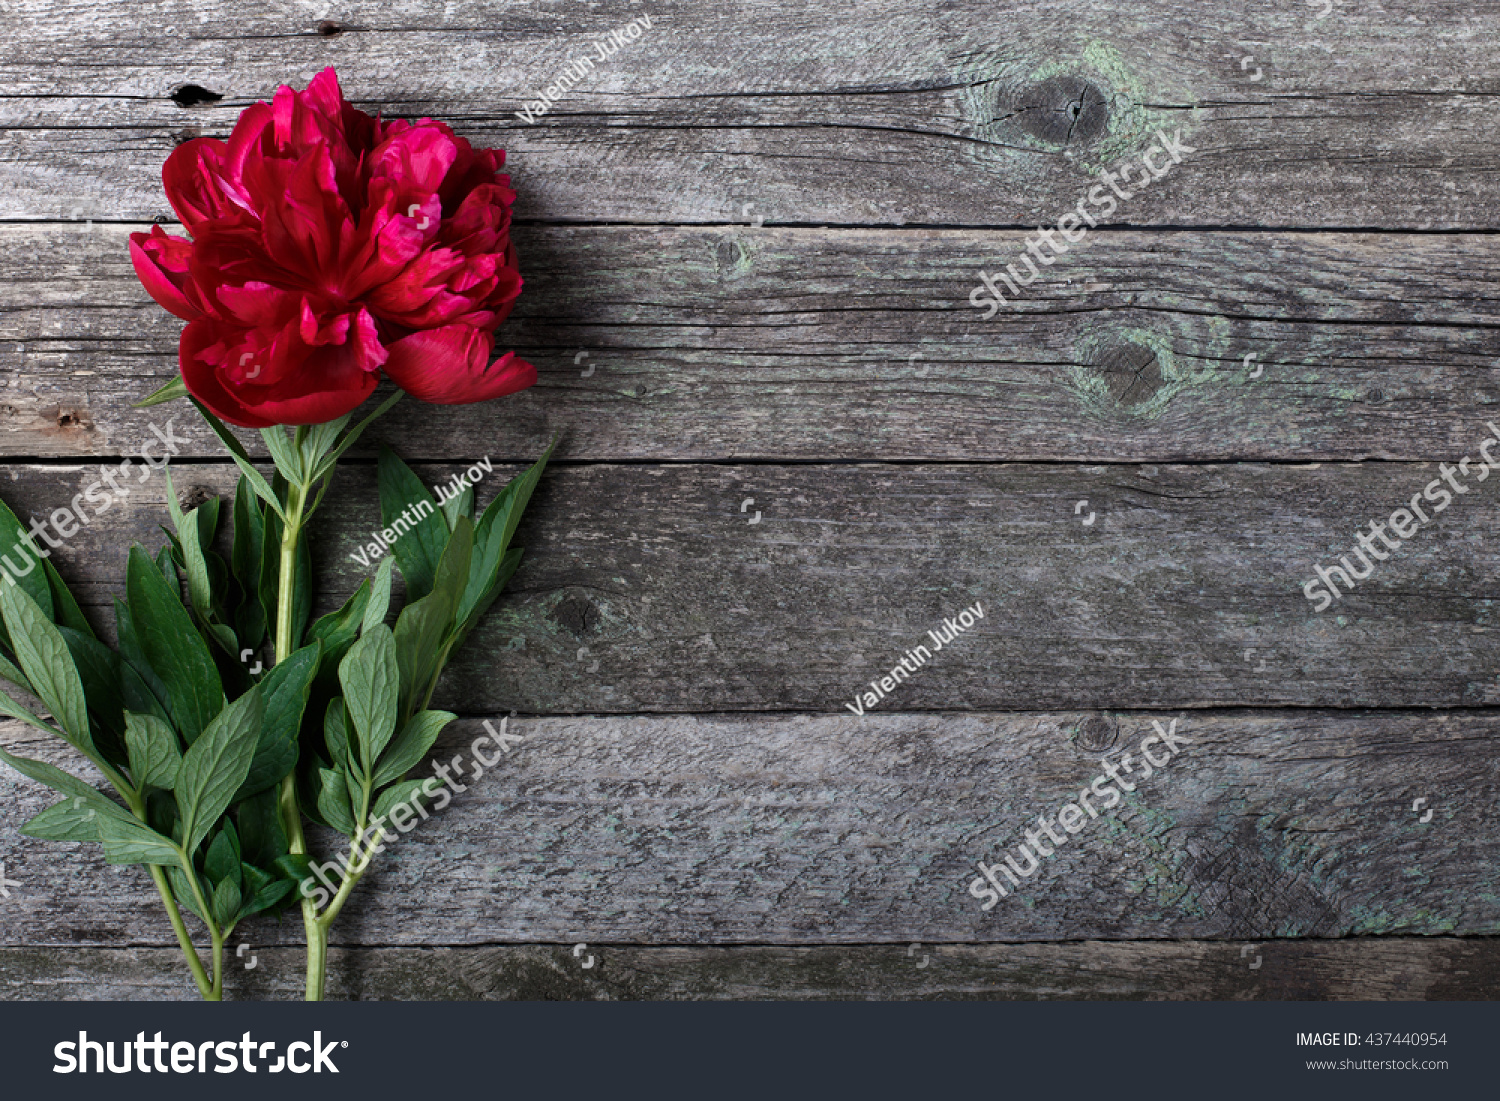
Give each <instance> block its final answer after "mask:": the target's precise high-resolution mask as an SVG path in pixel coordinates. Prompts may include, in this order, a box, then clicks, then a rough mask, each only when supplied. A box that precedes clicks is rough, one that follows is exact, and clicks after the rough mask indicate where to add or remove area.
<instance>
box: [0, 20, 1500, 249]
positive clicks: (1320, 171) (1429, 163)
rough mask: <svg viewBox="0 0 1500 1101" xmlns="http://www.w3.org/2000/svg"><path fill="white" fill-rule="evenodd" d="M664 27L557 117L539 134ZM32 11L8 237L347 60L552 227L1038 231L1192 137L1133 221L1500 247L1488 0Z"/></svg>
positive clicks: (351, 76)
mask: <svg viewBox="0 0 1500 1101" xmlns="http://www.w3.org/2000/svg"><path fill="white" fill-rule="evenodd" d="M643 14H645V15H649V17H650V18H651V20H652V27H651V29H650V30H648V31H647V32H646V33H644V34H643V35H642V36H641V38H640V39H639V40H638V41H636V42H633V43H630V44H628V45H627V46H625V47H623V48H622V49H621V50H620V51H619V53H618V54H616V55H615V56H614V57H612V58H611V59H609V60H608V61H604V62H601V63H599V65H598V66H597V68H596V70H595V71H594V73H592V74H590V75H589V77H588V78H587V79H586V80H585V81H584V82H583V83H582V84H580V85H579V86H578V87H577V88H575V89H573V90H572V91H570V92H568V93H567V94H566V95H565V96H564V97H563V99H562V100H561V102H559V103H558V105H557V106H556V107H555V108H554V109H553V110H552V111H551V112H550V113H549V114H547V115H546V116H544V117H543V118H542V119H541V120H540V121H538V122H537V123H536V124H535V125H528V124H526V123H525V122H524V121H522V120H521V119H519V118H518V117H517V116H516V112H517V111H518V110H520V109H521V108H522V107H524V106H525V104H526V103H527V101H529V100H532V99H534V98H535V97H536V95H537V93H538V90H539V89H541V88H543V87H545V86H546V85H547V84H548V83H549V82H551V81H554V80H556V79H557V77H558V76H559V75H560V74H561V72H562V71H563V69H564V67H565V66H566V64H567V62H568V60H569V59H570V58H572V57H577V56H587V55H589V54H590V53H591V52H592V45H591V44H592V43H593V42H594V41H596V40H598V39H600V38H603V37H605V35H606V34H607V33H608V31H610V30H611V29H614V28H617V27H619V26H621V25H622V24H624V23H625V22H627V21H628V20H630V19H631V18H632V17H636V16H639V15H643ZM4 17H5V18H6V19H7V21H8V27H9V29H10V31H11V36H13V37H12V41H13V42H14V46H13V47H12V49H11V50H9V51H8V52H7V54H6V55H5V56H3V57H0V126H4V127H5V128H6V129H7V130H8V134H7V144H6V153H5V154H4V156H5V158H6V159H10V160H13V161H15V162H19V163H21V164H24V165H25V166H26V167H25V168H24V169H21V170H17V171H15V172H14V176H13V179H8V180H6V186H5V187H3V188H0V218H6V219H44V220H45V219H60V218H66V217H68V216H69V214H70V212H71V211H72V210H73V209H74V208H76V207H83V208H85V209H87V210H89V211H91V212H92V214H91V216H93V217H96V218H133V219H140V218H150V217H152V216H154V215H156V214H158V213H163V212H165V210H166V207H165V206H164V204H163V202H162V199H161V195H160V191H159V187H158V183H157V180H156V177H155V166H157V165H159V164H160V163H161V161H162V160H163V159H164V158H165V156H166V155H167V154H168V153H169V152H170V151H171V148H172V146H173V144H174V143H175V142H176V141H179V140H181V139H182V138H183V137H185V136H193V135H196V134H200V133H202V134H210V135H220V136H222V135H223V134H225V133H227V131H228V129H229V127H230V126H231V125H232V122H233V119H234V116H235V115H236V114H237V112H238V111H239V110H240V109H241V108H243V107H244V106H246V105H247V104H248V103H249V102H251V101H252V100H255V99H260V98H268V97H269V96H270V94H271V93H272V91H273V89H274V88H275V86H276V85H277V84H279V83H282V82H287V81H290V82H293V83H297V84H299V85H300V84H301V83H304V82H305V81H306V80H307V79H308V78H310V77H311V76H312V75H313V73H315V72H316V71H317V70H319V69H321V68H323V67H324V66H328V65H333V66H335V67H337V69H338V70H339V72H340V73H341V74H342V77H343V81H344V84H345V86H346V88H347V90H348V94H349V95H350V96H351V98H353V99H354V100H355V101H356V102H357V103H358V104H359V105H360V106H362V107H363V108H365V109H366V110H368V111H371V112H374V111H376V110H380V111H383V112H384V113H385V114H387V115H397V116H408V117H417V116H422V115H433V116H436V117H440V118H443V119H447V120H450V121H452V122H454V123H455V124H456V125H458V126H459V127H460V128H461V130H462V131H463V132H464V133H465V135H466V136H468V137H469V138H471V139H472V140H474V141H476V142H480V143H487V144H493V145H500V146H504V147H506V148H508V149H509V150H510V151H511V154H512V164H513V166H514V168H515V171H516V172H517V173H518V174H519V176H520V178H521V180H522V182H523V187H522V195H523V199H522V203H521V206H520V208H519V212H520V214H521V215H522V216H523V217H526V218H535V219H545V220H553V221H574V222H578V221H618V222H641V223H681V222H711V223H717V222H724V221H741V220H745V221H748V220H749V217H753V215H750V216H748V217H747V215H746V214H745V212H744V209H743V208H744V205H745V204H746V203H753V204H755V208H754V209H755V213H758V214H759V215H762V216H764V217H766V218H767V219H769V220H770V221H772V222H773V223H795V224H813V225H816V224H842V225H869V224H885V225H893V224H902V223H905V224H918V223H920V224H936V225H986V226H994V225H1012V226H1014V225H1035V224H1036V222H1037V220H1038V219H1043V218H1049V217H1055V216H1056V214H1057V213H1060V211H1061V210H1065V209H1068V208H1070V207H1072V206H1073V204H1074V203H1075V202H1076V201H1077V198H1078V196H1079V194H1080V189H1082V190H1083V191H1086V190H1087V189H1088V187H1089V186H1090V185H1091V184H1092V182H1093V177H1094V173H1095V172H1096V171H1098V170H1099V169H1100V168H1103V167H1108V166H1110V165H1112V164H1114V163H1116V162H1117V161H1119V160H1120V159H1122V158H1125V157H1134V156H1138V155H1139V154H1140V153H1141V152H1143V151H1144V150H1145V149H1146V148H1147V147H1148V146H1149V144H1150V143H1151V141H1152V140H1153V134H1154V132H1155V131H1156V130H1157V129H1159V128H1166V129H1167V130H1168V132H1169V133H1170V132H1171V131H1172V130H1174V129H1176V128H1178V127H1183V128H1186V129H1189V130H1191V132H1192V134H1193V135H1194V140H1193V144H1194V145H1195V147H1196V148H1197V150H1198V151H1197V152H1196V153H1194V154H1193V155H1192V158H1191V160H1190V161H1188V162H1186V163H1185V165H1184V166H1183V170H1182V171H1181V173H1180V174H1179V173H1176V172H1174V173H1173V174H1171V175H1168V176H1167V177H1165V179H1163V180H1162V181H1161V182H1159V183H1157V184H1156V185H1154V186H1153V187H1152V189H1150V190H1149V191H1146V192H1143V193H1142V194H1140V195H1138V196H1136V197H1135V198H1134V199H1132V200H1131V203H1130V206H1129V209H1128V210H1127V211H1123V212H1121V214H1120V218H1121V219H1122V220H1124V221H1127V222H1129V223H1132V224H1137V225H1143V224H1166V225H1189V224H1193V225H1215V226H1223V225H1279V226H1303V227H1309V226H1310V227H1333V226H1337V227H1355V228H1359V227H1379V228H1417V229H1426V228H1485V227H1487V226H1488V225H1489V224H1490V215H1489V213H1488V211H1489V210H1491V209H1492V208H1493V206H1494V202H1495V199H1496V196H1497V185H1496V175H1495V171H1494V169H1495V165H1496V153H1495V149H1494V146H1493V132H1494V127H1493V118H1492V111H1493V107H1492V104H1491V102H1490V97H1491V96H1493V94H1494V92H1495V89H1496V86H1497V82H1500V66H1497V61H1496V58H1495V56H1494V53H1493V51H1492V50H1490V49H1489V48H1488V44H1489V43H1490V42H1491V41H1493V39H1494V38H1495V36H1496V34H1497V32H1500V16H1497V15H1496V13H1495V12H1493V11H1489V10H1475V7H1474V6H1473V5H1472V4H1468V3H1464V2H1461V0H1434V2H1424V3H1423V4H1421V5H1413V4H1404V3H1394V2H1390V0H1386V2H1376V3H1360V4H1358V5H1355V4H1341V5H1339V7H1338V8H1337V9H1336V11H1335V13H1334V14H1332V15H1330V16H1329V17H1328V18H1325V19H1322V20H1319V19H1317V18H1316V7H1315V6H1309V5H1305V4H1286V5H1281V6H1280V7H1279V8H1278V7H1273V6H1266V5H1262V6H1257V7H1253V8H1246V7H1244V6H1242V5H1240V4H1238V3H1235V2H1233V0H1212V2H1209V3H1199V2H1189V0H1158V2H1156V3H1153V4H1151V5H1149V6H1147V7H1142V6H1141V5H1139V4H1136V3H1133V2H1131V0H1065V2H1058V3H1048V4H1045V5H1036V4H1031V3H1013V4H1004V5H1000V6H996V5H995V4H993V3H990V2H987V0H957V2H945V3H937V2H935V0H928V2H925V3H918V4H911V3H907V2H905V0H880V2H878V3H867V4H860V5H858V6H857V7H839V6H837V5H819V6H817V7H816V8H814V9H803V8H786V7H782V6H779V5H775V4H770V3H756V4H750V5H744V4H709V3H702V2H693V0H675V2H674V0H660V2H653V3H649V4H641V5H631V6H629V7H625V6H622V5H612V6H608V7H605V8H600V9H598V10H597V11H588V10H583V9H579V8H576V7H571V8H569V7H558V6H554V5H546V6H542V7H538V8H534V9H533V8H529V7H526V6H520V7H518V6H515V5H510V4H505V3H502V2H500V0H484V2H481V3H473V4H465V5H462V6H455V7H452V8H443V7H437V6H434V5H432V4H430V3H427V2H425V0H403V2H401V3H394V4H386V3H373V2H364V0H361V2H355V3H349V4H341V5H338V6H337V7H336V8H329V7H328V6H327V5H325V4H322V3H314V2H311V0H280V2H276V0H273V2H270V3H260V4H256V5H255V6H254V7H253V8H252V7H250V6H247V5H244V4H233V3H229V2H227V0H212V2H208V3H196V2H195V3H188V2H187V0H169V2H163V3H153V4H151V5H144V4H119V5H88V6H84V7H82V8H80V9H78V10H76V11H74V12H71V13H70V18H66V19H60V18H58V15H57V12H56V9H55V7H54V6H53V5H50V4H48V3H45V2H44V0H8V3H7V12H6V13H5V16H4ZM325 21H326V22H327V23H328V24H329V25H328V26H325V27H324V31H325V33H324V34H319V33H318V28H319V26H320V25H322V24H323V23H324V22H325ZM11 36H8V37H11ZM1246 57H1253V58H1254V62H1253V64H1247V63H1245V62H1244V60H1243V59H1244V58H1246ZM1257 73H1259V79H1258V80H1257V79H1256V74H1257ZM186 86H193V87H195V88H202V89H205V90H207V91H208V92H211V93H213V94H214V95H217V96H219V97H222V98H220V99H218V100H216V101H208V102H202V103H200V105H198V106H192V107H183V106H178V103H179V102H192V101H193V100H194V99H195V98H197V99H201V98H202V97H195V96H193V95H191V94H183V92H182V89H183V88H184V87H186ZM174 93H175V94H176V95H177V100H176V101H174V99H173V98H172V97H173V95H174ZM1075 107H1077V108H1078V111H1077V113H1076V114H1075V113H1074V108H1075Z"/></svg>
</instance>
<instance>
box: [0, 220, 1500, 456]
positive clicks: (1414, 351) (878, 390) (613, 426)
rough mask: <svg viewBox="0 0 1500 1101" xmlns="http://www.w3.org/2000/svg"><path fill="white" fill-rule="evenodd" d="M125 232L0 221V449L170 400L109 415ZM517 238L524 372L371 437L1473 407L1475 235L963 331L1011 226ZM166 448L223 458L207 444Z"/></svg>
mask: <svg viewBox="0 0 1500 1101" xmlns="http://www.w3.org/2000/svg"><path fill="white" fill-rule="evenodd" d="M132 228H139V227H138V226H137V227H131V226H105V227H100V226H95V227H92V228H89V227H86V226H83V225H80V226H62V227H58V226H52V227H35V226H0V286H3V287H4V288H5V300H4V302H3V304H0V427H3V429H4V431H0V454H4V455H9V456H13V457H42V456H57V457H74V456H76V457H83V456H92V455H123V454H128V453H129V452H130V451H131V450H133V448H134V447H135V446H138V444H139V443H140V441H141V440H143V439H147V438H149V433H148V430H147V424H148V423H149V421H151V420H153V419H157V418H160V417H162V416H164V415H172V413H171V412H164V410H163V409H160V408H159V409H155V410H144V411H143V410H133V409H131V408H129V405H130V403H131V402H133V401H137V400H139V399H140V398H142V397H144V396H145V395H147V394H149V393H150V392H151V391H152V390H154V389H156V388H157V387H158V386H160V385H161V384H162V383H164V382H166V381H167V380H168V379H170V378H171V377H172V375H173V374H174V373H175V372H176V363H177V352H176V349H177V339H178V335H179V333H180V330H181V328H182V323H181V322H180V321H179V320H178V319H177V318H175V317H172V316H171V315H169V314H167V313H166V312H165V311H164V310H162V309H160V308H159V307H157V306H156V305H155V304H154V303H153V302H151V300H150V299H149V298H148V297H147V296H146V294H145V292H144V290H143V289H142V288H141V287H140V285H139V283H138V282H137V281H136V279H135V276H134V274H133V273H132V271H131V266H130V261H129V257H128V252H127V245H126V240H125V237H126V234H127V233H128V232H129V231H130V230H131V229H132ZM517 235H518V238H519V239H520V246H521V249H522V253H523V258H524V265H525V266H524V270H525V275H526V279H527V290H526V292H525V294H523V295H522V298H521V301H520V305H519V307H518V309H517V311H516V314H515V315H514V317H513V319H512V321H511V322H509V323H507V325H506V326H505V328H504V329H503V330H502V332H501V336H500V340H501V346H502V347H506V348H510V347H514V348H517V349H518V350H519V351H520V352H521V354H523V355H525V356H527V357H528V358H530V359H532V360H533V361H534V362H535V363H536V364H537V365H538V368H539V370H540V372H541V381H540V382H539V384H538V385H537V386H536V387H534V388H533V389H532V390H530V391H528V392H526V393H523V394H521V395H518V396H516V397H514V398H510V399H506V400H503V401H499V402H492V403H487V404H484V405H480V406H468V407H460V408H453V407H435V406H424V405H421V404H420V403H417V402H414V401H408V402H405V403H403V405H402V406H400V407H398V409H397V411H396V412H395V413H393V414H392V415H391V416H390V417H389V418H388V419H387V420H386V421H384V422H383V423H381V424H378V425H377V426H376V427H375V428H374V429H373V430H372V431H371V433H370V435H369V437H368V438H369V439H370V440H371V445H372V446H373V445H374V444H375V443H377V442H379V441H381V440H385V441H387V442H390V443H393V444H395V445H396V446H398V447H400V448H402V449H403V450H404V452H405V453H406V454H407V455H409V456H410V457H412V458H414V459H433V460H442V459H463V460H465V461H471V460H472V459H473V458H474V457H476V456H479V455H484V454H489V455H492V456H494V457H495V458H496V459H509V460H521V459H525V458H528V457H530V456H534V455H536V454H538V453H540V451H541V450H542V449H543V448H544V447H545V445H546V442H547V441H548V440H550V439H551V438H552V437H553V436H554V435H561V437H562V447H561V450H560V452H559V457H560V458H563V459H581V460H598V459H610V460H641V459H706V460H716V461H718V460H728V459H755V460H795V461H805V460H816V459H839V460H845V461H847V460H869V461H878V460H893V459H899V460H917V459H925V460H945V459H946V460H963V461H979V460H985V461H988V460H1005V459H1024V460H1064V461H1066V460H1081V461H1092V462H1116V461H1170V460H1188V461H1202V460H1213V461H1219V460H1244V459H1282V460H1312V461H1318V460H1332V459H1346V460H1353V459H1364V458H1392V459H1450V460H1452V459H1456V458H1458V457H1459V456H1461V455H1462V454H1464V453H1465V451H1466V449H1467V448H1468V447H1469V446H1471V443H1472V433H1473V424H1474V421H1475V419H1476V418H1478V419H1483V416H1482V415H1483V414H1485V413H1486V411H1487V410H1491V409H1494V410H1496V411H1497V414H1500V375H1497V372H1496V366H1495V365H1496V362H1497V357H1500V306H1497V305H1496V303H1497V302H1500V242H1497V239H1496V238H1495V237H1494V236H1490V235H1454V236H1422V235H1410V234H1406V235H1396V236H1392V235H1372V234H1302V233H1270V234H1267V233H1214V234H1203V233H1197V232H1187V233H1158V232H1149V233H1137V232H1120V233H1111V234H1107V235H1103V236H1101V237H1100V238H1099V239H1098V240H1097V242H1095V243H1094V244H1091V245H1090V246H1089V247H1088V250H1087V251H1086V252H1083V253H1079V254H1077V255H1070V257H1064V258H1063V260H1061V261H1059V264H1058V267H1057V268H1056V269H1055V270H1049V271H1048V274H1047V277H1046V279H1045V281H1039V282H1038V283H1037V284H1035V285H1034V286H1033V287H1032V288H1031V289H1030V291H1031V292H1030V293H1028V295H1027V296H1026V297H1025V298H1024V299H1023V300H1022V301H1021V302H1020V303H1019V304H1018V307H1017V309H1016V311H1015V312H1014V313H1012V312H1009V311H1005V312H1002V313H1000V314H998V315H997V316H996V317H994V318H992V319H991V320H989V321H985V320H983V319H982V313H981V311H979V310H977V309H975V308H974V307H973V306H971V305H970V304H969V303H968V296H969V292H970V290H971V289H972V288H974V287H975V286H977V285H978V284H977V279H978V273H979V271H980V270H981V269H985V270H993V269H994V268H995V267H996V266H997V261H999V260H1005V259H1009V260H1012V261H1013V260H1014V257H1015V255H1016V253H1017V252H1019V251H1020V250H1021V248H1022V247H1023V246H1022V241H1023V238H1022V236H1021V235H1019V234H1016V233H1010V232H969V231H917V230H909V231H889V230H880V231H857V232H852V231H833V230H826V231H825V230H788V229H780V230H772V229H762V230H755V229H748V228H747V229H734V228H732V227H731V228H726V229H723V230H714V229H701V228H696V229H695V228H689V229H677V228H658V229H644V228H640V227H612V228H606V227H588V228H578V227H572V228H568V227H537V226H532V227H522V228H521V229H520V230H518V234H517ZM583 353H587V355H586V356H584V355H583ZM580 357H582V358H581V359H580ZM1252 357H1253V358H1252ZM586 373H587V377H585V375H586ZM167 408H168V409H170V410H172V411H177V410H183V411H185V412H182V413H180V414H179V416H180V418H183V419H184V420H185V421H191V420H192V419H193V414H192V412H191V410H190V409H188V408H187V406H186V405H185V403H179V404H177V405H174V406H171V407H167ZM245 439H246V440H247V441H248V442H249V444H250V446H251V447H252V448H253V449H255V450H257V451H259V450H260V440H259V438H258V437H256V436H253V435H251V434H245ZM186 453H187V454H191V455H201V456H209V457H221V455H222V452H221V450H220V449H219V448H218V445H217V443H216V441H214V440H213V438H212V437H211V436H210V434H209V433H207V432H206V431H200V432H198V433H197V434H196V438H195V439H194V442H193V444H192V445H191V446H190V447H189V449H188V451H187V452H186ZM363 454H366V455H369V454H371V452H370V451H369V450H368V449H367V450H365V451H364V452H363Z"/></svg>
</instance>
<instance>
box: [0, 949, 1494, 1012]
mask: <svg viewBox="0 0 1500 1101" xmlns="http://www.w3.org/2000/svg"><path fill="white" fill-rule="evenodd" d="M573 947H574V946H571V945H535V946H503V947H502V946H481V947H459V948H343V949H340V948H335V949H333V950H332V951H331V952H330V954H329V956H330V958H329V968H328V994H329V997H330V998H335V999H341V1000H342V999H348V1000H359V1001H443V1000H460V1001H482V1000H528V1001H556V1000H564V999H567V1000H597V1001H615V1000H638V999H649V1000H656V1001H660V1000H678V999H681V1000H728V999H755V1000H761V1001H764V1000H788V1001H793V1000H815V999H841V1000H868V999H897V998H902V999H905V998H913V999H918V998H919V999H944V1000H967V1001H980V1000H985V1001H989V1000H1018V1001H1019V1000H1032V999H1055V998H1075V999H1110V1000H1127V999H1128V1000H1188V999H1213V1000H1220V1001H1225V1000H1234V1001H1242V1000H1254V999H1266V1000H1278V1001H1293V1000H1298V1001H1300V1000H1335V1001H1399V1000H1419V999H1428V1000H1442V1001H1457V1000H1467V999H1493V998H1495V996H1496V994H1497V992H1500V980H1497V977H1496V976H1497V975H1500V946H1497V942H1496V941H1495V940H1493V939H1490V938H1467V939H1459V938H1452V937H1433V938H1410V937H1402V938H1381V939H1375V938H1361V939H1355V940H1342V941H1323V940H1300V941H1271V942H1269V943H1264V944H1257V945H1249V944H1232V943H1231V944H1226V943H1222V942H1216V941H1168V942H1159V941H1152V942H1141V941H1125V942H1101V941H1092V942H1088V941H1085V942H1075V943H1067V944H1005V945H941V946H934V945H919V946H916V947H912V946H907V947H906V948H902V947H900V946H891V945H840V946H829V947H820V948H786V947H778V946H765V945H761V946H746V947H734V948H641V947H637V946H635V945H616V944H611V945H597V944H593V945H589V946H588V947H587V949H586V950H585V952H584V953H581V954H580V955H577V956H575V955H574V954H573ZM591 960H592V962H593V966H592V967H590V968H588V969H585V968H584V967H583V965H584V964H585V963H588V962H590V961H591ZM252 961H253V962H254V964H255V966H254V967H253V968H248V969H247V968H246V967H245V966H244V965H245V964H248V963H251V962H252ZM1257 962H1258V963H1259V966H1258V967H1252V964H1255V963H1257ZM180 972H183V966H182V962H181V957H180V956H179V955H178V954H177V952H176V950H175V949H170V948H114V949H111V948H77V947H68V948H0V1000H27V1001H37V1000H48V1001H73V1000H91V1001H102V1000H121V1001H142V1000H150V1001H164V1000H169V999H171V1000H189V999H190V998H192V997H193V991H192V989H191V983H188V982H186V981H185V980H184V979H183V977H182V975H181V974H179V973H180ZM224 985H225V991H226V994H227V996H228V997H229V998H231V999H235V1000H242V999H256V1000H264V999H273V1000H277V1001H292V1000H296V999H297V998H299V997H300V996H301V993H302V958H301V954H300V953H299V952H298V951H297V950H296V949H289V948H259V947H255V946H253V945H252V946H251V947H249V948H247V950H246V952H245V954H244V955H243V956H241V957H239V958H238V959H236V960H235V961H233V962H232V964H231V966H230V967H229V969H228V970H227V971H226V973H225V984H224Z"/></svg>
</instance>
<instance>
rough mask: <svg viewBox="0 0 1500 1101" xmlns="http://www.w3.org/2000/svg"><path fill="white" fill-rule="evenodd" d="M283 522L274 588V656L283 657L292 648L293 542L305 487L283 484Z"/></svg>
mask: <svg viewBox="0 0 1500 1101" xmlns="http://www.w3.org/2000/svg"><path fill="white" fill-rule="evenodd" d="M286 496H287V501H286V523H285V524H283V525H282V530H281V573H280V576H279V578H278V579H277V589H276V660H277V661H278V662H281V661H285V660H286V659H287V658H288V657H290V656H291V653H292V651H293V650H294V649H295V648H296V640H295V639H294V638H292V606H293V602H294V597H295V595H296V587H297V542H298V540H299V539H300V538H301V537H302V507H303V505H304V504H305V503H306V502H307V487H306V486H305V485H297V484H295V483H294V484H292V485H289V486H288V487H287V492H286Z"/></svg>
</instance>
